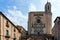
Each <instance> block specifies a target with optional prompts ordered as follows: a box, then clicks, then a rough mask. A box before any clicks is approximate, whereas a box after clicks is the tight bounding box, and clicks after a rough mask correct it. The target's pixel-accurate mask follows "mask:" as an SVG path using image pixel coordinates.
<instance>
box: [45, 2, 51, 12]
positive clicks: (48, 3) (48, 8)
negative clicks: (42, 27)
mask: <svg viewBox="0 0 60 40" xmlns="http://www.w3.org/2000/svg"><path fill="white" fill-rule="evenodd" d="M45 12H51V3H50V2H47V3H46V5H45Z"/></svg>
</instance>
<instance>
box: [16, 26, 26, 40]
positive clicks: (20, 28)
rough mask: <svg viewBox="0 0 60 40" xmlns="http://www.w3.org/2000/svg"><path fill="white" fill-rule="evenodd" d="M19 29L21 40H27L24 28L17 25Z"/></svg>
mask: <svg viewBox="0 0 60 40" xmlns="http://www.w3.org/2000/svg"><path fill="white" fill-rule="evenodd" d="M17 28H18V29H19V30H20V32H21V40H26V30H25V29H24V28H23V27H22V26H19V25H17Z"/></svg>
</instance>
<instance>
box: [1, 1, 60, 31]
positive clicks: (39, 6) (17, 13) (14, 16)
mask: <svg viewBox="0 0 60 40" xmlns="http://www.w3.org/2000/svg"><path fill="white" fill-rule="evenodd" d="M48 1H49V2H51V5H52V25H54V24H53V22H54V20H55V18H56V17H57V16H60V0H48ZM46 2H47V0H0V11H1V12H3V13H4V15H5V16H7V17H8V18H9V19H10V20H11V21H12V22H13V23H14V24H15V25H21V26H23V27H24V28H25V29H26V30H27V27H28V13H29V12H30V11H44V7H45V4H46Z"/></svg>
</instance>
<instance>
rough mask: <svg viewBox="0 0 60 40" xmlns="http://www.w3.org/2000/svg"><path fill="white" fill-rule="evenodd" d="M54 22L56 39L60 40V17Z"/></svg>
mask: <svg viewBox="0 0 60 40" xmlns="http://www.w3.org/2000/svg"><path fill="white" fill-rule="evenodd" d="M54 23H55V24H54V27H53V28H52V34H53V36H54V40H60V17H57V18H56V19H55V21H54Z"/></svg>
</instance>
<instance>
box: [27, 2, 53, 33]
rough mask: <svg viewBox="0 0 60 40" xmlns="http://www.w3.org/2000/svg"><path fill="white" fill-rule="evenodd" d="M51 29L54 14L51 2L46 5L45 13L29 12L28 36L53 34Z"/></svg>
mask: <svg viewBox="0 0 60 40" xmlns="http://www.w3.org/2000/svg"><path fill="white" fill-rule="evenodd" d="M51 29H52V13H51V3H50V2H47V3H46V5H45V11H40V12H29V18H28V34H34V33H35V34H37V33H39V34H42V33H44V34H51Z"/></svg>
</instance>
